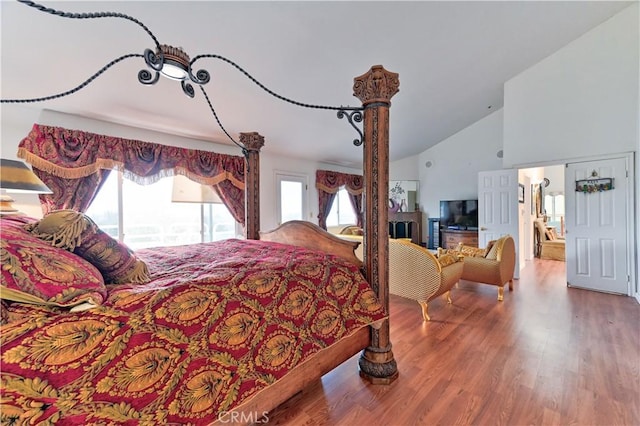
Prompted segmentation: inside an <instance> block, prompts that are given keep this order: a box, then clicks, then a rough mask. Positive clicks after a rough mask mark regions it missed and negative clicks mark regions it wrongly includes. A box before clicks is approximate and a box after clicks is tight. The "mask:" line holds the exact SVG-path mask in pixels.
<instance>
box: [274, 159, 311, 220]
mask: <svg viewBox="0 0 640 426" xmlns="http://www.w3.org/2000/svg"><path fill="white" fill-rule="evenodd" d="M307 189H308V185H307V176H306V175H297V174H290V173H284V172H276V196H277V201H278V202H277V210H278V225H281V224H283V223H285V222H288V221H290V220H307V205H308V204H307Z"/></svg>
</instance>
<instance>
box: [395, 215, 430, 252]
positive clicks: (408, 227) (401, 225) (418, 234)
mask: <svg viewBox="0 0 640 426" xmlns="http://www.w3.org/2000/svg"><path fill="white" fill-rule="evenodd" d="M421 223H422V212H421V211H415V212H396V213H392V212H389V237H390V238H411V242H412V243H414V244H418V245H422V226H421Z"/></svg>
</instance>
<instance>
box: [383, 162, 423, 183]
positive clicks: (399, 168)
mask: <svg viewBox="0 0 640 426" xmlns="http://www.w3.org/2000/svg"><path fill="white" fill-rule="evenodd" d="M418 167H419V165H418V156H416V155H412V156H411V157H407V158H403V159H401V160H396V161H390V162H389V180H419V179H420V174H419V172H418ZM420 189H421V188H418V190H420Z"/></svg>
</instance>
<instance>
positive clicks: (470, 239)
mask: <svg viewBox="0 0 640 426" xmlns="http://www.w3.org/2000/svg"><path fill="white" fill-rule="evenodd" d="M440 234H441V235H442V236H441V238H440V241H441V242H442V247H443V248H447V249H453V248H456V247H457V246H458V243H462V244H464V245H465V246H471V247H478V231H467V230H463V229H448V228H442V229H441V230H440Z"/></svg>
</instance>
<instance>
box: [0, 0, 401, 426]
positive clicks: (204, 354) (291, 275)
mask: <svg viewBox="0 0 640 426" xmlns="http://www.w3.org/2000/svg"><path fill="white" fill-rule="evenodd" d="M19 1H20V2H21V3H24V4H26V5H27V6H31V7H34V8H36V9H38V10H40V11H42V12H47V13H50V14H53V15H57V16H59V17H63V18H71V19H88V18H89V19H93V18H122V19H127V20H129V21H131V22H133V23H135V24H137V25H139V26H140V27H141V28H142V29H144V31H146V32H147V34H148V35H149V36H151V38H152V39H153V41H154V43H155V50H151V49H146V50H145V52H144V54H143V55H140V54H128V55H124V56H121V57H119V58H116V59H114V60H112V61H111V62H110V63H109V64H107V65H106V66H105V67H103V68H102V69H101V70H99V71H98V72H97V73H95V74H94V75H93V76H92V77H90V78H89V79H88V80H86V81H85V82H84V83H82V84H81V85H79V86H77V87H76V88H74V89H71V90H69V91H67V92H63V93H60V94H56V95H52V96H46V97H41V98H32V99H2V103H29V102H44V101H48V100H52V99H56V98H59V97H63V96H67V95H70V94H73V93H75V92H76V91H78V90H80V89H82V88H83V87H85V86H86V85H88V84H89V83H90V82H92V81H93V80H94V79H95V78H96V77H97V76H99V75H100V74H102V73H103V72H104V71H106V70H107V69H109V68H110V67H111V66H113V65H115V64H116V63H118V62H120V61H122V60H125V59H128V58H144V61H145V63H146V65H147V69H143V70H141V71H140V72H139V73H138V80H139V82H140V83H143V84H147V85H153V84H155V83H156V82H157V81H158V79H159V77H160V75H164V76H167V77H169V78H171V79H173V80H179V81H181V85H182V89H183V91H184V93H185V94H186V95H188V96H190V97H194V96H195V89H194V85H195V86H198V88H199V89H200V91H201V92H202V94H203V95H204V97H205V99H206V101H207V104H208V106H209V109H210V110H211V112H212V114H213V116H214V117H215V119H216V121H217V122H218V124H219V125H220V128H221V129H222V130H223V131H224V133H225V134H226V135H227V136H228V137H229V139H230V140H231V141H232V142H233V143H234V144H236V145H238V147H239V148H241V150H242V153H243V155H244V158H236V159H230V160H229V159H227V160H229V161H230V162H227V160H225V159H221V158H220V157H219V156H217V155H216V154H212V153H197V154H196V155H195V156H194V154H193V152H189V153H185V152H179V151H176V150H175V149H173V148H169V149H167V147H164V148H162V147H159V146H155V147H153V146H150V144H148V143H145V142H141V141H133V142H132V143H131V145H132V146H131V147H129V148H132V149H129V150H128V151H127V150H124V149H120V148H121V147H120V146H119V145H118V143H128V142H125V141H115V142H114V141H105V140H103V139H102V136H96V135H90V136H89V137H88V138H87V139H86V140H81V139H77V140H76V139H74V138H73V137H68V138H66V139H67V140H70V143H69V144H68V145H67V140H65V141H64V144H65V146H64V148H62V149H60V147H59V146H58V145H57V144H58V142H56V138H55V137H49V139H48V140H45V143H43V144H42V145H41V146H40V147H38V143H35V144H34V145H33V146H31V147H30V148H29V147H28V145H29V141H30V139H29V138H25V140H23V142H22V143H21V145H20V149H19V151H18V156H19V157H21V158H24V159H25V160H27V161H28V162H31V163H32V166H33V169H34V171H36V173H39V174H40V176H41V178H42V179H43V181H46V182H49V184H50V185H52V186H55V188H53V190H54V194H53V195H52V196H42V197H43V198H41V200H45V201H47V203H43V211H44V212H45V213H47V214H46V215H45V217H44V218H43V219H41V220H36V219H33V218H27V217H14V218H2V228H3V232H2V238H1V239H0V257H1V258H2V262H3V263H2V264H3V268H2V278H3V282H2V286H0V290H1V293H0V294H1V295H2V304H1V305H0V308H1V310H0V313H1V314H2V325H1V327H2V328H1V330H0V331H1V333H0V339H1V343H2V349H3V352H2V356H1V362H2V365H1V368H0V370H1V371H0V422H2V423H5V422H6V423H13V422H30V423H43V422H48V423H56V422H62V423H71V424H87V423H104V422H107V423H114V424H115V423H118V424H122V423H136V424H159V423H169V424H211V423H215V422H219V423H229V422H232V423H254V422H261V419H262V420H264V419H265V418H264V416H266V415H267V413H268V412H269V411H270V410H272V409H274V408H275V407H277V406H278V405H279V404H281V403H282V402H284V401H285V400H287V399H288V398H290V397H291V396H293V395H294V394H296V393H297V392H299V391H300V390H302V389H304V387H305V386H307V385H308V384H309V383H311V382H312V381H314V380H317V379H318V378H320V377H321V376H322V375H323V374H325V373H326V372H328V371H330V370H331V369H333V368H335V367H336V366H337V365H339V364H341V363H342V362H344V361H345V360H347V359H349V358H350V357H352V356H354V355H356V354H358V353H360V354H361V355H360V358H359V371H360V375H361V376H362V377H363V378H364V379H366V380H368V381H369V382H371V383H374V384H389V383H391V382H392V381H393V380H394V379H395V378H396V377H397V375H398V370H397V366H396V362H395V359H394V357H393V352H392V350H391V342H390V336H389V317H388V308H389V290H388V277H389V265H388V262H389V260H388V259H389V252H388V250H389V249H388V205H387V194H388V182H389V165H388V157H389V108H390V105H391V102H390V100H391V97H393V96H394V95H395V93H397V91H398V86H399V81H398V75H397V74H395V73H392V72H389V71H387V70H385V69H384V68H383V67H382V66H380V65H377V66H373V67H372V68H371V69H370V70H369V71H368V72H366V73H365V74H363V75H361V76H359V77H356V78H355V79H354V87H353V90H354V95H355V96H356V97H357V98H358V99H359V100H360V101H361V102H362V107H331V106H321V105H310V104H303V103H300V102H297V101H294V100H291V99H287V98H285V97H283V96H281V95H278V94H276V93H274V92H272V91H270V90H269V89H267V88H266V87H265V86H264V85H262V84H261V83H259V82H258V81H257V80H256V79H255V78H253V77H252V76H251V75H249V74H248V73H247V72H246V71H245V70H243V69H242V68H241V67H240V66H239V65H237V64H235V63H234V62H233V61H231V60H229V59H227V58H224V57H222V56H220V55H214V54H203V55H197V56H196V57H195V58H193V59H191V60H190V59H189V56H188V55H187V54H186V53H185V52H184V51H182V49H180V48H175V47H172V46H168V45H161V44H160V43H159V42H158V40H157V39H156V37H155V36H154V35H153V34H152V33H151V31H150V30H149V29H148V28H147V27H146V26H145V25H143V24H142V23H141V22H140V21H139V20H137V19H135V18H133V17H130V16H127V15H124V14H121V13H113V12H98V13H86V14H85V13H69V12H64V11H59V10H55V9H50V8H47V7H45V6H42V5H39V4H36V3H34V2H32V1H30V0H19ZM200 58H212V59H219V60H222V61H224V62H226V63H227V64H230V65H232V66H234V67H235V68H236V69H238V70H239V71H241V72H242V73H244V74H245V75H246V76H247V77H248V78H249V79H251V80H252V81H253V82H254V83H256V84H257V85H258V86H260V88H261V89H263V90H265V91H266V92H268V93H269V94H270V95H272V96H275V97H277V98H279V99H280V100H283V101H286V102H289V103H291V104H294V105H296V106H300V107H305V108H316V109H324V110H334V111H337V115H338V118H347V120H348V121H349V123H350V124H351V125H352V126H353V127H354V128H355V129H356V130H357V132H358V133H359V135H360V138H361V139H356V140H355V141H354V143H355V144H356V145H358V146H359V145H362V146H363V152H364V155H363V181H364V194H363V198H364V202H363V216H364V217H363V220H362V221H363V223H362V225H363V229H364V238H363V242H364V250H363V262H361V261H360V260H358V258H357V257H356V256H355V253H354V252H355V248H356V245H357V243H354V242H349V241H345V240H342V239H339V238H337V237H335V236H332V235H331V234H329V233H327V232H326V231H324V230H322V229H321V228H320V227H318V226H316V225H313V224H311V223H309V222H303V221H292V222H287V223H285V224H283V225H282V226H280V227H278V228H277V229H275V230H273V231H269V232H265V231H264V230H261V227H260V203H259V192H260V187H259V180H260V179H259V176H260V159H259V152H260V149H261V148H262V146H263V145H264V138H263V137H262V136H261V135H260V134H259V133H256V132H252V133H241V134H240V138H239V142H237V141H235V140H234V139H233V138H232V137H231V136H230V135H229V133H228V132H227V131H226V130H225V129H224V127H223V126H222V123H221V122H220V120H219V119H218V116H217V114H216V112H215V110H214V108H213V105H212V104H211V101H210V99H209V97H208V95H207V92H206V91H205V88H204V85H205V84H207V83H208V82H209V80H210V75H209V73H208V72H207V71H206V70H202V69H200V70H198V71H197V72H195V73H194V72H193V71H194V69H193V66H194V63H195V62H196V61H197V60H199V59H200ZM354 121H355V122H361V121H363V122H364V124H363V130H362V131H361V130H360V129H359V128H358V127H357V126H356V125H355V124H354ZM59 131H60V130H59V129H44V128H40V127H38V126H36V125H34V129H33V130H32V133H30V136H33V135H34V134H35V135H36V136H35V137H36V138H38V137H40V136H42V137H43V138H44V139H46V137H45V136H43V135H44V134H50V133H56V132H59ZM47 132H49V133H47ZM62 134H63V135H64V134H66V135H67V136H68V134H67V133H65V132H64V130H63V131H62ZM61 139H65V138H64V137H63V138H61ZM96 141H102V142H98V143H97V144H96ZM47 143H49V145H47ZM107 145H108V147H107ZM40 148H42V152H43V153H44V156H43V157H41V158H40V157H39V155H40V154H36V153H35V151H38V150H39V149H40ZM59 149H60V150H59ZM58 150H59V152H58ZM163 150H164V151H170V152H171V154H167V152H164V154H163ZM97 151H101V152H103V151H107V152H106V158H101V159H100V160H99V161H97V162H92V163H91V164H87V163H84V164H77V163H76V164H75V165H74V166H72V167H71V168H65V167H66V166H60V165H59V164H58V163H56V161H53V162H52V161H51V159H52V158H54V157H55V158H57V159H58V160H59V162H61V163H65V164H66V160H67V158H68V157H71V158H73V159H74V160H75V159H77V158H84V157H91V156H93V155H94V154H95V153H96V152H97ZM56 155H57V157H56ZM130 155H133V156H134V157H136V158H138V159H139V160H140V161H141V162H142V163H143V166H144V167H142V169H145V168H146V169H149V170H151V172H150V174H151V175H152V176H153V175H154V174H155V173H156V170H155V169H154V167H155V166H157V167H158V168H159V169H161V173H164V172H163V171H164V170H169V171H168V172H166V173H169V174H171V173H173V174H176V173H178V174H185V175H187V176H189V177H191V178H194V180H196V181H198V182H199V183H201V184H208V185H218V187H219V188H217V190H218V191H219V192H220V195H221V198H223V199H224V198H225V197H226V198H230V199H231V201H230V200H225V204H226V203H227V201H230V202H231V204H233V209H232V210H233V211H232V214H233V215H234V217H236V219H237V220H238V216H239V219H240V220H239V221H242V222H244V226H245V237H246V239H245V240H237V239H231V240H225V241H222V242H216V243H201V244H192V245H185V246H178V247H158V248H152V249H144V250H138V251H136V252H135V253H133V252H131V251H130V250H129V249H128V248H127V247H126V246H124V245H122V244H121V243H118V242H117V241H115V240H113V239H112V238H111V237H109V236H108V235H107V234H105V233H104V232H102V231H101V230H100V229H99V228H98V227H97V225H95V223H94V222H93V221H92V220H91V219H90V218H89V217H87V216H85V215H84V214H83V213H82V211H84V210H85V209H86V208H87V206H88V204H89V203H90V202H91V198H92V197H93V196H94V195H95V192H96V191H98V189H99V187H100V182H102V181H103V179H104V178H105V175H108V172H107V171H106V170H108V169H112V168H116V169H120V170H123V169H124V170H129V169H127V167H128V166H127V165H126V164H127V160H128V159H129V156H130ZM158 158H160V159H162V158H164V159H166V160H167V161H162V160H161V161H159V162H158V163H157V164H156V162H155V161H156V160H157V159H158ZM189 158H190V159H189ZM148 160H149V161H148ZM237 160H241V162H240V163H238V161H237ZM242 160H244V162H242ZM230 164H231V165H230ZM233 164H235V165H233ZM75 166H78V167H77V168H74V167H75ZM131 168H132V169H136V167H135V166H131ZM242 168H243V169H244V170H243V171H242V172H240V170H241V169H242ZM45 169H46V170H45ZM146 169H145V170H146ZM129 171H130V172H132V173H133V174H134V175H135V176H148V175H147V174H146V173H147V172H148V170H146V171H143V172H141V173H142V174H139V170H137V169H136V170H133V171H132V170H129ZM45 173H48V174H49V175H48V176H47V175H46V174H45ZM55 173H60V174H59V175H58V176H57V177H56V178H53V177H52V176H53V175H54V174H55ZM242 175H244V176H243V177H244V182H242V183H241V182H240V180H239V179H238V176H242ZM58 178H60V179H58ZM64 179H66V180H67V181H65V180H64ZM81 179H82V182H80V180H81ZM68 180H73V181H74V182H69V181H68ZM227 180H229V181H230V182H227ZM242 190H244V191H243V192H244V197H245V198H244V206H242V205H241V204H242V203H238V202H237V201H238V200H241V199H242V198H241V196H238V194H239V193H240V191H242ZM63 193H64V194H65V195H67V194H66V193H70V194H71V195H70V196H69V197H66V196H64V197H63V196H62V195H63ZM76 193H82V194H85V193H89V194H91V193H93V195H89V197H88V198H86V197H82V196H80V197H76V195H77V194H76ZM47 197H48V198H47ZM55 197H59V198H55ZM234 197H235V198H234ZM61 198H64V200H63V202H61V203H59V202H58V201H60V200H61ZM234 201H235V202H234ZM60 209H66V210H60ZM243 209H244V217H242V215H241V214H240V215H239V214H238V212H241V211H242V210H243ZM68 218H71V219H68ZM56 250H58V251H57V252H56ZM127 265H135V268H136V271H137V273H136V274H135V275H133V274H131V270H127V268H128V267H127ZM133 276H135V277H136V278H135V281H134V279H133V278H131V277H133Z"/></svg>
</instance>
